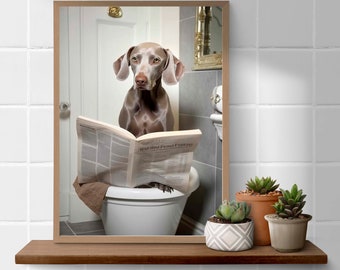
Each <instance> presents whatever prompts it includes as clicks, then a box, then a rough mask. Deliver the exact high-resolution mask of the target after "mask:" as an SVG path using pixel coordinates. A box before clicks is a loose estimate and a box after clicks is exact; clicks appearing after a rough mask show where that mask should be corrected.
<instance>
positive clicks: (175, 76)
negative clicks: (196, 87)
mask: <svg viewBox="0 0 340 270" xmlns="http://www.w3.org/2000/svg"><path fill="white" fill-rule="evenodd" d="M165 52H166V54H167V56H168V58H167V63H166V64H165V69H164V71H163V80H164V82H165V83H166V84H168V85H172V84H176V83H178V82H179V80H180V79H181V78H182V76H183V74H184V65H183V63H182V62H181V61H180V60H179V59H178V58H177V57H176V56H174V55H173V54H172V52H171V51H170V50H165Z"/></svg>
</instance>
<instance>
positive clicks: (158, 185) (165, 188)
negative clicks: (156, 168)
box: [149, 182, 174, 193]
mask: <svg viewBox="0 0 340 270" xmlns="http://www.w3.org/2000/svg"><path fill="white" fill-rule="evenodd" d="M149 185H150V186H151V187H155V188H158V189H160V190H162V191H163V192H169V193H171V192H173V191H174V189H173V188H172V187H170V186H167V185H163V184H161V183H158V182H151V183H149Z"/></svg>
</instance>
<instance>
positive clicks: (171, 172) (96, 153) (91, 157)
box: [77, 116, 202, 193]
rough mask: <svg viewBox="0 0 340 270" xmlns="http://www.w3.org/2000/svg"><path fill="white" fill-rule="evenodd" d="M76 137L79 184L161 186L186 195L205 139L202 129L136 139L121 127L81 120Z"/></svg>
mask: <svg viewBox="0 0 340 270" xmlns="http://www.w3.org/2000/svg"><path fill="white" fill-rule="evenodd" d="M77 134H78V180H79V183H89V182H95V181H100V182H105V183H108V184H110V185H115V186H121V187H136V186H139V185H143V184H147V183H150V182H158V183H161V184H164V185H168V186H170V187H172V188H174V189H177V190H179V191H181V192H184V193H185V192H187V190H188V188H189V172H190V168H191V165H192V160H193V152H194V150H195V149H196V147H197V145H198V143H199V140H200V137H201V135H202V133H201V131H200V130H199V129H192V130H181V131H164V132H154V133H149V134H145V135H142V136H140V137H138V138H136V137H135V136H134V135H133V134H132V133H130V132H129V131H127V130H125V129H123V128H121V127H118V126H113V125H110V124H107V123H104V122H100V121H97V120H93V119H90V118H86V117H82V116H79V117H78V118H77Z"/></svg>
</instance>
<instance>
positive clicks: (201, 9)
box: [193, 6, 222, 70]
mask: <svg viewBox="0 0 340 270" xmlns="http://www.w3.org/2000/svg"><path fill="white" fill-rule="evenodd" d="M214 8H215V11H216V10H218V9H217V7H214ZM213 12H214V9H213V7H211V6H198V7H196V25H195V40H194V67H193V70H204V69H221V68H222V51H220V50H221V49H220V50H218V51H217V50H216V51H215V50H212V48H211V44H212V40H213V39H215V38H216V35H219V36H222V25H221V26H220V29H213V26H212V18H213V17H215V16H214V14H213Z"/></svg>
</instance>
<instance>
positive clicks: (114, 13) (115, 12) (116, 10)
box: [107, 6, 123, 18]
mask: <svg viewBox="0 0 340 270" xmlns="http://www.w3.org/2000/svg"><path fill="white" fill-rule="evenodd" d="M107 14H108V15H109V16H110V17H112V18H121V17H122V16H123V10H122V9H121V8H120V7H115V6H111V7H109V8H108V13H107Z"/></svg>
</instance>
